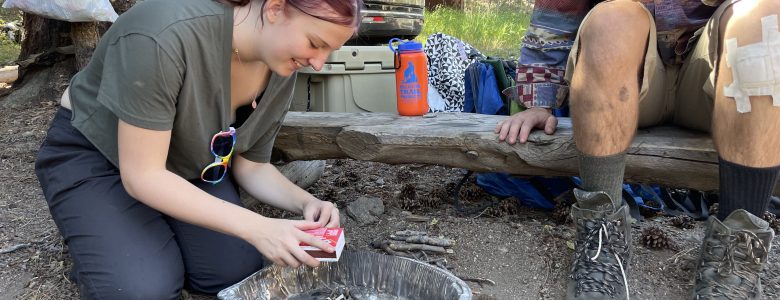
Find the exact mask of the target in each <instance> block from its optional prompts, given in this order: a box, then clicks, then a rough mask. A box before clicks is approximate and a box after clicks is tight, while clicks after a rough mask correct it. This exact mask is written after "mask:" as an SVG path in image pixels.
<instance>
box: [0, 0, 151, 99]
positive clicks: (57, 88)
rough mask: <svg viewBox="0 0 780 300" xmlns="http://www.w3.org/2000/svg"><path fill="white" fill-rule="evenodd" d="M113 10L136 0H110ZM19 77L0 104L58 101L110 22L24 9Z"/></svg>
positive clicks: (83, 65)
mask: <svg viewBox="0 0 780 300" xmlns="http://www.w3.org/2000/svg"><path fill="white" fill-rule="evenodd" d="M111 3H112V5H113V6H114V10H116V12H117V13H119V14H121V13H123V12H125V11H127V10H128V9H129V8H130V7H132V6H133V5H134V4H135V3H136V0H112V1H111ZM23 19H24V22H23V23H24V32H25V33H26V34H25V36H24V39H23V40H22V46H21V48H22V49H21V52H20V53H19V58H18V64H19V77H18V79H17V80H16V82H14V86H13V89H14V91H13V92H12V93H11V94H10V95H8V96H7V97H6V98H5V100H4V101H2V102H0V105H2V106H4V107H15V106H19V105H25V104H26V103H30V102H33V101H36V102H39V101H58V100H59V97H60V95H61V94H62V92H63V91H64V90H65V88H66V87H67V85H68V82H69V80H70V78H71V77H72V76H73V74H75V73H76V72H77V71H78V70H80V69H82V68H84V67H85V66H86V65H87V63H88V62H89V59H90V58H91V57H92V52H93V51H94V50H95V46H96V45H97V42H98V40H99V39H100V36H101V34H102V33H103V32H105V30H107V29H108V27H109V26H110V24H108V23H98V22H88V23H69V22H64V21H58V20H52V19H47V18H44V17H40V16H37V15H33V14H29V13H25V14H24V16H23Z"/></svg>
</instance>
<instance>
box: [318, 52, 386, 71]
mask: <svg viewBox="0 0 780 300" xmlns="http://www.w3.org/2000/svg"><path fill="white" fill-rule="evenodd" d="M325 63H326V64H344V66H345V69H346V70H361V69H363V68H365V65H366V64H367V63H370V64H380V65H381V66H382V69H393V51H390V48H387V46H343V47H341V48H340V49H338V50H336V51H333V53H331V54H330V55H329V56H328V59H327V60H326V61H325Z"/></svg>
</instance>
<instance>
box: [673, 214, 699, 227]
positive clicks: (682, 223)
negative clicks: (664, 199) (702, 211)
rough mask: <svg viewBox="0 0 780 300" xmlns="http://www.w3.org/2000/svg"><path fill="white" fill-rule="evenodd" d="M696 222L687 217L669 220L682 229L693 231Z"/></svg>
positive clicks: (680, 216)
mask: <svg viewBox="0 0 780 300" xmlns="http://www.w3.org/2000/svg"><path fill="white" fill-rule="evenodd" d="M694 222H696V220H694V219H693V218H691V217H690V216H687V215H679V216H676V217H673V218H672V219H671V220H669V223H671V224H672V225H673V226H674V227H677V228H680V229H693V227H694V226H695V223H694Z"/></svg>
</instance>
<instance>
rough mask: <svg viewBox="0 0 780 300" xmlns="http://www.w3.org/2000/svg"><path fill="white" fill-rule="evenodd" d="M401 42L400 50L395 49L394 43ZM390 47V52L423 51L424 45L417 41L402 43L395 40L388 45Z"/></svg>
mask: <svg viewBox="0 0 780 300" xmlns="http://www.w3.org/2000/svg"><path fill="white" fill-rule="evenodd" d="M394 42H399V44H398V48H393V43H394ZM388 46H389V47H390V50H392V51H393V52H396V51H421V50H422V48H423V47H422V44H421V43H419V42H416V41H406V42H404V41H402V40H401V39H399V38H393V39H391V40H390V42H389V43H388Z"/></svg>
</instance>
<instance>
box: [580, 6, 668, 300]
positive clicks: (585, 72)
mask: <svg viewBox="0 0 780 300" xmlns="http://www.w3.org/2000/svg"><path fill="white" fill-rule="evenodd" d="M615 28H620V30H615ZM653 28H654V25H653V23H652V21H651V17H650V14H649V13H648V12H647V10H646V9H645V8H644V7H643V6H642V5H641V4H640V3H638V2H633V1H614V2H606V3H602V4H599V5H598V6H596V7H595V8H594V9H593V10H592V11H591V12H590V14H589V15H588V17H586V19H585V20H584V21H583V24H582V25H581V27H580V32H579V36H578V39H577V41H578V46H579V49H577V50H576V51H575V50H573V51H572V53H571V54H570V55H572V56H575V55H576V57H575V59H576V67H575V68H574V71H573V74H572V75H571V76H572V78H571V90H570V91H571V99H570V105H571V115H572V125H573V129H574V141H575V143H576V146H577V149H578V150H579V151H580V152H581V153H580V176H581V177H582V180H583V188H584V190H579V189H575V191H574V195H575V197H576V198H577V203H575V204H574V205H573V206H572V213H571V214H572V218H573V219H574V221H575V225H576V229H577V237H576V242H575V259H574V262H573V264H574V266H573V268H572V273H571V275H570V278H571V280H570V281H569V284H568V291H567V299H613V297H614V299H625V298H626V297H627V295H626V294H627V293H628V286H627V273H626V272H627V267H628V263H629V262H628V258H629V256H630V250H629V247H630V244H631V243H630V240H631V239H630V227H629V223H628V209H627V207H626V206H624V205H623V204H622V197H621V190H622V182H623V169H624V167H625V154H624V151H625V150H626V148H627V147H628V146H629V145H630V144H631V140H632V139H633V137H634V133H635V131H636V128H637V123H638V120H639V115H638V111H639V103H640V90H641V89H640V87H641V84H640V82H642V81H643V74H642V71H643V65H644V63H645V54H646V50H647V49H648V37H649V35H650V34H651V32H652V34H654V30H653ZM653 40H654V39H653ZM653 49H654V48H653ZM571 61H572V58H571V57H570V62H571ZM570 65H572V64H571V63H570Z"/></svg>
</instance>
